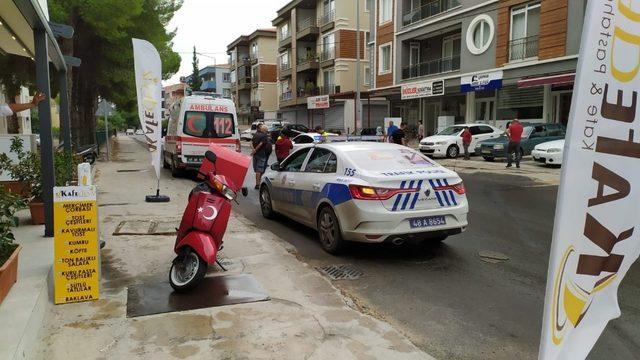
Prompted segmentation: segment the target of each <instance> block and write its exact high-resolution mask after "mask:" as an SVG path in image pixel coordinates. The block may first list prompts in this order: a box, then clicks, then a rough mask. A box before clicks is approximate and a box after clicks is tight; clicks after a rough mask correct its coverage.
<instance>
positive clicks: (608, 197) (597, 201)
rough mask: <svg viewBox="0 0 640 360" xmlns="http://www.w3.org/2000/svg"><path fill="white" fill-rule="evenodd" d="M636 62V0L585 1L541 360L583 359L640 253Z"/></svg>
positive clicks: (612, 313) (639, 27) (639, 19)
mask: <svg viewBox="0 0 640 360" xmlns="http://www.w3.org/2000/svg"><path fill="white" fill-rule="evenodd" d="M639 68H640V1H639V0H633V1H625V2H623V1H611V0H591V1H589V2H588V7H587V14H586V17H585V20H584V32H583V34H582V42H581V50H580V56H579V60H578V68H577V74H576V83H575V86H574V91H573V96H574V98H573V102H572V106H571V115H570V119H569V129H568V132H567V140H566V145H565V154H564V156H565V158H564V163H563V165H562V166H563V171H562V179H561V182H560V190H559V193H558V203H557V209H556V215H555V227H554V231H553V243H552V247H551V257H550V260H549V271H548V276H547V290H546V298H545V309H544V320H543V329H542V339H541V342H540V354H539V358H540V359H542V360H552V359H553V360H555V359H584V358H586V356H587V355H588V354H589V352H590V351H591V349H592V348H593V346H594V344H595V343H596V341H597V340H598V337H599V336H600V334H601V333H602V331H603V330H604V328H605V326H606V325H607V323H608V322H609V320H611V319H614V318H616V317H618V316H620V309H619V307H618V297H617V291H618V286H619V285H620V282H621V281H622V279H623V278H624V276H625V274H626V273H627V271H628V270H629V267H630V266H631V264H633V262H634V261H635V260H636V259H637V258H638V255H639V254H640V239H639V238H638V237H639V236H640V229H635V227H636V225H638V222H639V221H640V216H639V215H638V214H640V193H639V191H640V171H638V168H639V167H640V115H639V114H638V109H637V107H638V101H637V100H638V90H640V74H638V70H639ZM636 118H638V122H636ZM636 131H637V132H636ZM636 186H638V188H636Z"/></svg>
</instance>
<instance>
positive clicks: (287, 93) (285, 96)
mask: <svg viewBox="0 0 640 360" xmlns="http://www.w3.org/2000/svg"><path fill="white" fill-rule="evenodd" d="M291 99H293V94H292V93H291V90H289V91H285V92H283V93H282V94H280V102H284V101H291Z"/></svg>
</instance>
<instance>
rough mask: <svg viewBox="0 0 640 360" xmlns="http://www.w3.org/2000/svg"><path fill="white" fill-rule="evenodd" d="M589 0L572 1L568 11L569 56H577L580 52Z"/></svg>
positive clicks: (569, 3)
mask: <svg viewBox="0 0 640 360" xmlns="http://www.w3.org/2000/svg"><path fill="white" fill-rule="evenodd" d="M586 3H587V0H571V1H569V2H568V4H567V5H568V9H567V29H571V31H567V40H566V41H567V50H566V53H567V55H577V54H578V52H580V37H581V36H582V25H583V24H584V15H585V6H586Z"/></svg>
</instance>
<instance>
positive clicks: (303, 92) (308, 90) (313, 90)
mask: <svg viewBox="0 0 640 360" xmlns="http://www.w3.org/2000/svg"><path fill="white" fill-rule="evenodd" d="M321 91H322V89H320V88H319V87H315V86H313V84H312V85H310V86H306V85H305V87H304V88H299V89H298V97H299V98H300V97H307V96H318V95H320V92H321Z"/></svg>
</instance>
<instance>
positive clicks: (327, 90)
mask: <svg viewBox="0 0 640 360" xmlns="http://www.w3.org/2000/svg"><path fill="white" fill-rule="evenodd" d="M339 88H340V87H339V86H336V84H329V85H322V86H321V87H320V95H333V94H336V93H338V92H339Z"/></svg>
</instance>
